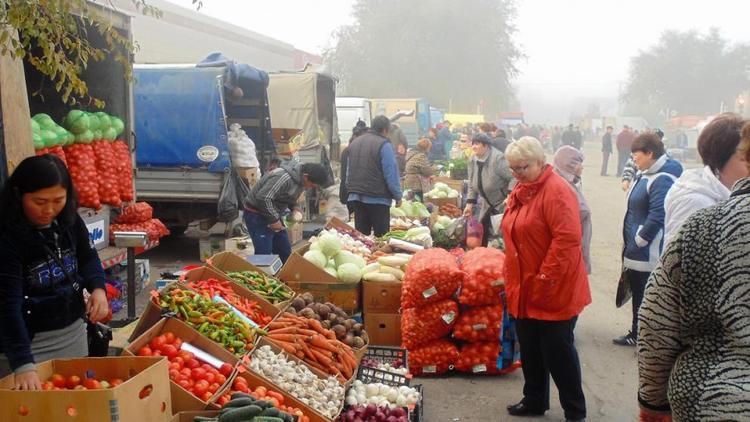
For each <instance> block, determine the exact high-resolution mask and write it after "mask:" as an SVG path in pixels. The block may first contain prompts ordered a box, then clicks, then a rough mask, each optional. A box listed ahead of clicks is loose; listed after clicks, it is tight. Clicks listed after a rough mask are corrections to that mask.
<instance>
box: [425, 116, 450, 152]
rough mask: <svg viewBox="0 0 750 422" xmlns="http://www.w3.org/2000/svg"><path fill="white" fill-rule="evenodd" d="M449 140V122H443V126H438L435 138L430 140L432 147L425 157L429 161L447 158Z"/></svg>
mask: <svg viewBox="0 0 750 422" xmlns="http://www.w3.org/2000/svg"><path fill="white" fill-rule="evenodd" d="M450 142H451V122H449V121H447V120H446V121H445V122H443V127H442V128H440V130H439V131H438V134H437V138H436V139H435V140H434V141H433V142H432V148H430V152H429V153H428V156H427V158H429V160H430V162H435V161H442V160H447V159H448V151H447V149H448V145H449V144H450Z"/></svg>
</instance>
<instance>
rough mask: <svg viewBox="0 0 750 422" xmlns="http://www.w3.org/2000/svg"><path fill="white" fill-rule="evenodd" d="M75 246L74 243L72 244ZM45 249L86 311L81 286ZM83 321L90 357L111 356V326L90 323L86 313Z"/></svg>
mask: <svg viewBox="0 0 750 422" xmlns="http://www.w3.org/2000/svg"><path fill="white" fill-rule="evenodd" d="M71 244H73V243H71ZM44 249H45V250H46V252H47V254H48V255H49V256H50V257H52V259H53V260H54V261H55V264H57V266H59V267H60V269H61V270H62V272H63V273H64V274H65V278H67V279H68V282H70V283H71V286H73V290H75V292H76V297H77V298H79V300H80V301H81V306H82V307H83V309H84V310H85V309H86V303H85V302H84V301H83V292H82V291H81V285H80V284H78V282H77V281H75V280H74V279H73V277H72V276H71V275H70V274H69V273H68V271H67V270H66V269H65V265H63V263H62V260H61V259H60V257H58V256H57V255H56V254H55V253H54V252H53V251H52V249H50V247H49V246H48V245H47V244H45V245H44ZM83 320H84V322H86V337H87V339H88V349H89V357H103V356H107V355H108V354H109V342H110V341H112V328H111V327H110V326H109V325H106V324H102V323H101V322H96V323H93V322H91V321H89V318H88V316H86V314H85V313H84V315H83Z"/></svg>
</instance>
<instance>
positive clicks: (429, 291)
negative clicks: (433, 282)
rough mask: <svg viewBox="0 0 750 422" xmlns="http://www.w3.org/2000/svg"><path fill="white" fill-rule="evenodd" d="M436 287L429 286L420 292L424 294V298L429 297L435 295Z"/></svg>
mask: <svg viewBox="0 0 750 422" xmlns="http://www.w3.org/2000/svg"><path fill="white" fill-rule="evenodd" d="M437 292H438V291H437V289H436V288H435V286H432V287H430V288H429V289H427V290H425V291H423V292H422V296H424V298H425V299H429V298H430V297H432V296H435V295H436V294H437Z"/></svg>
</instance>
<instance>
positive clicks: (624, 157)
mask: <svg viewBox="0 0 750 422" xmlns="http://www.w3.org/2000/svg"><path fill="white" fill-rule="evenodd" d="M629 158H630V151H629V150H626V149H621V150H618V151H617V177H620V176H622V171H623V170H625V164H627V163H628V159H629Z"/></svg>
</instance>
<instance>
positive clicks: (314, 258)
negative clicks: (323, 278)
mask: <svg viewBox="0 0 750 422" xmlns="http://www.w3.org/2000/svg"><path fill="white" fill-rule="evenodd" d="M302 257H303V258H305V259H306V260H308V261H310V262H312V264H313V265H315V266H316V267H318V268H321V269H322V268H325V266H326V264H327V263H328V260H327V259H326V257H325V255H323V253H322V252H320V251H307V252H305V254H304V255H302Z"/></svg>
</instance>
